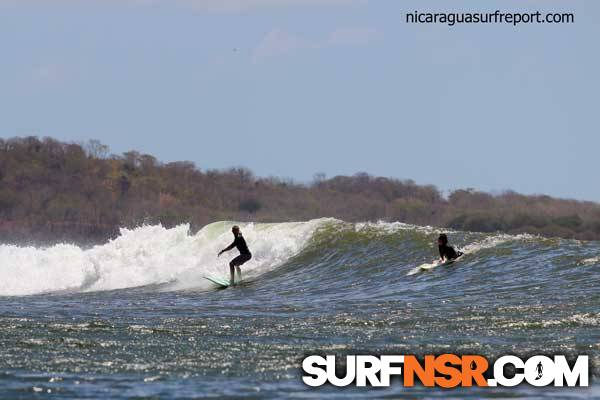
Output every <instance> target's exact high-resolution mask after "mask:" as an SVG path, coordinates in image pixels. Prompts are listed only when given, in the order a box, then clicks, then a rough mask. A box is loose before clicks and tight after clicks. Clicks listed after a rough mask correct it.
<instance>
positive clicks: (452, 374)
mask: <svg viewBox="0 0 600 400" xmlns="http://www.w3.org/2000/svg"><path fill="white" fill-rule="evenodd" d="M448 364H451V365H462V362H461V359H460V357H459V356H457V355H454V354H442V355H441V356H438V357H437V358H436V359H435V370H436V371H437V372H439V373H440V374H443V375H446V376H436V377H435V383H436V384H437V385H438V386H440V387H443V388H453V387H456V386H458V385H459V384H460V382H461V381H462V374H461V373H460V368H456V367H452V366H450V365H448Z"/></svg>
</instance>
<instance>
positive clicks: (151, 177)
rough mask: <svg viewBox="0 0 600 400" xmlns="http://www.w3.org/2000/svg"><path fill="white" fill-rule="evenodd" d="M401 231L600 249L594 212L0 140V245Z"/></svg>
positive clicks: (519, 198) (408, 184)
mask: <svg viewBox="0 0 600 400" xmlns="http://www.w3.org/2000/svg"><path fill="white" fill-rule="evenodd" d="M318 217H335V218H339V219H342V220H345V221H374V220H387V221H403V222H408V223H414V224H419V225H436V226H445V227H451V228H454V229H461V230H469V231H483V232H492V231H504V232H509V233H520V232H528V233H535V234H541V235H546V236H561V237H568V238H579V239H593V240H596V239H600V204H597V203H592V202H581V201H575V200H561V199H554V198H551V197H548V196H524V195H520V194H517V193H514V192H507V193H503V194H501V195H490V194H487V193H482V192H477V191H474V190H457V191H454V192H452V193H451V194H450V195H449V196H448V198H444V197H443V196H442V194H441V193H440V191H439V190H438V189H437V188H436V187H435V186H421V185H417V184H415V183H414V182H413V181H410V180H404V181H401V180H397V179H390V178H381V177H373V176H370V175H367V174H364V173H360V174H356V175H354V176H351V177H348V176H336V177H334V178H331V179H326V178H325V176H324V175H322V174H321V175H316V176H315V179H314V182H312V183H311V184H298V183H294V182H293V181H290V180H285V179H279V178H257V177H255V176H254V175H253V174H252V172H251V171H249V170H248V169H246V168H231V169H228V170H206V171H201V170H199V169H198V168H196V167H195V165H194V164H193V163H191V162H188V161H183V162H173V163H161V162H159V161H158V160H157V159H156V158H155V157H153V156H151V155H147V154H140V153H138V152H136V151H130V152H127V153H124V154H122V155H110V154H109V149H108V147H107V146H105V145H103V144H101V143H99V142H98V141H90V142H88V143H86V144H73V143H63V142H59V141H57V140H55V139H52V138H43V139H39V138H37V137H24V138H12V139H7V140H3V139H0V241H2V242H19V243H23V241H48V242H56V241H60V240H71V241H76V242H82V241H89V242H96V241H99V240H105V239H106V238H109V237H113V236H115V235H116V234H118V229H119V227H133V226H136V225H139V224H142V223H158V222H160V223H162V224H163V225H165V226H168V227H170V226H174V225H177V224H180V223H184V222H189V223H190V224H191V226H192V229H198V228H200V227H201V226H203V225H205V224H207V223H210V222H213V221H217V220H238V221H264V222H267V221H268V222H274V221H293V220H308V219H312V218H318Z"/></svg>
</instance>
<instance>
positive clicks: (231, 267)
mask: <svg viewBox="0 0 600 400" xmlns="http://www.w3.org/2000/svg"><path fill="white" fill-rule="evenodd" d="M229 284H230V285H231V286H233V285H235V269H234V265H233V261H231V262H230V263H229Z"/></svg>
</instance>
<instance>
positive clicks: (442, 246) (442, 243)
mask: <svg viewBox="0 0 600 400" xmlns="http://www.w3.org/2000/svg"><path fill="white" fill-rule="evenodd" d="M438 250H439V251H440V259H441V261H442V262H446V261H451V260H455V259H457V258H458V257H460V256H462V255H463V253H461V252H460V251H456V250H454V247H452V246H448V236H446V234H445V233H441V234H440V236H439V237H438Z"/></svg>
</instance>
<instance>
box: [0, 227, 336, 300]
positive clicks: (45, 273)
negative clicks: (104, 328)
mask: <svg viewBox="0 0 600 400" xmlns="http://www.w3.org/2000/svg"><path fill="white" fill-rule="evenodd" d="M328 221H330V220H327V219H318V220H312V221H308V222H298V223H277V224H253V223H249V224H244V223H238V225H240V228H241V230H242V232H243V235H244V237H245V238H246V241H247V242H248V245H249V247H250V250H251V251H252V254H253V258H252V260H250V261H249V262H248V263H246V264H245V265H244V269H243V272H244V274H245V277H246V276H250V277H252V276H256V275H260V274H262V273H264V272H267V271H270V270H272V269H274V268H276V267H277V266H279V265H281V263H283V262H284V261H286V260H287V259H289V258H290V257H292V256H293V255H295V254H297V253H298V252H299V251H300V250H302V248H303V247H304V246H305V245H306V244H307V243H308V241H309V239H310V237H311V236H312V234H313V233H314V231H315V230H316V229H317V228H318V227H319V226H321V225H323V224H324V223H327V222H328ZM232 225H233V223H231V222H217V223H213V224H210V225H207V226H205V227H204V228H202V229H201V230H200V231H199V232H198V233H197V234H195V235H190V234H189V225H187V224H185V225H180V226H177V227H175V228H172V229H166V228H164V227H162V226H161V225H152V226H142V227H139V228H136V229H121V234H120V235H119V237H117V238H116V239H115V240H112V241H110V242H108V243H106V244H103V245H99V246H95V247H93V248H91V249H87V250H84V249H82V248H79V247H77V246H74V245H66V244H60V245H56V246H52V247H48V248H35V247H18V246H10V245H0V260H2V263H1V264H0V277H1V279H0V295H4V296H18V295H30V294H37V293H48V292H60V291H99V290H114V289H123V288H130V287H139V286H146V285H153V284H164V283H170V285H168V286H169V287H170V288H171V289H185V288H195V287H202V286H206V287H208V285H209V284H208V282H207V281H206V280H205V279H204V278H203V276H204V275H207V274H212V275H223V276H225V275H226V274H228V270H229V267H228V262H229V259H231V258H233V257H235V256H236V255H237V250H235V249H234V250H232V251H231V252H229V253H226V254H224V255H222V256H221V257H220V258H217V253H218V251H219V250H220V249H222V248H224V247H226V246H227V245H229V244H230V243H231V242H232V240H233V236H232V234H231V232H230V228H231V226H232Z"/></svg>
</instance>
